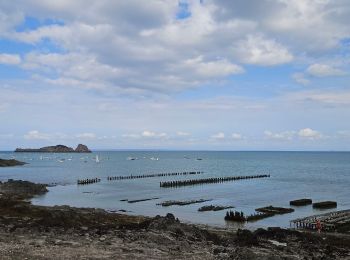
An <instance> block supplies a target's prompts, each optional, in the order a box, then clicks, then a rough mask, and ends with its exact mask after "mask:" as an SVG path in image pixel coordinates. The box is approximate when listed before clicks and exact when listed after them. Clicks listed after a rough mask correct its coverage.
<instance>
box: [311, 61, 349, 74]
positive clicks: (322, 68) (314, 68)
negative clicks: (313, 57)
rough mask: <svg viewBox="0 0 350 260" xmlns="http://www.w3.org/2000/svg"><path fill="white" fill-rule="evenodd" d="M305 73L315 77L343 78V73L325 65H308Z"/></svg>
mask: <svg viewBox="0 0 350 260" xmlns="http://www.w3.org/2000/svg"><path fill="white" fill-rule="evenodd" d="M306 72H307V73H308V74H310V75H312V76H315V77H330V76H343V75H345V72H344V71H342V70H340V69H337V68H334V67H332V66H330V65H327V64H320V63H315V64H312V65H310V66H309V67H308V68H307V70H306Z"/></svg>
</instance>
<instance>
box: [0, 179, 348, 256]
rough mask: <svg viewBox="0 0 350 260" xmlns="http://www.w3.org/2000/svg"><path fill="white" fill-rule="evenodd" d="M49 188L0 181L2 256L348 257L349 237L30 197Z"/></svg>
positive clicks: (0, 250)
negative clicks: (49, 203)
mask: <svg viewBox="0 0 350 260" xmlns="http://www.w3.org/2000/svg"><path fill="white" fill-rule="evenodd" d="M45 192H47V189H46V185H43V184H33V183H30V182H23V181H9V182H5V183H0V256H1V259H350V236H349V235H347V234H315V233H306V232H299V231H294V230H286V229H281V228H269V229H267V230H265V229H258V230H256V231H254V232H251V231H248V230H238V231H237V232H236V231H227V230H224V229H215V228H203V227H198V226H195V225H189V224H184V223H181V222H180V221H179V220H177V219H176V218H175V217H174V216H173V215H172V214H168V215H167V216H165V217H160V216H157V217H154V218H148V217H142V216H128V215H124V214H117V213H108V212H106V211H104V210H102V209H91V208H90V209H89V208H74V207H69V206H55V207H44V206H35V205H32V204H30V202H28V199H30V198H31V197H33V196H37V195H41V194H44V193H45Z"/></svg>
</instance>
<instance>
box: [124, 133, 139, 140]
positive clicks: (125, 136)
mask: <svg viewBox="0 0 350 260" xmlns="http://www.w3.org/2000/svg"><path fill="white" fill-rule="evenodd" d="M122 137H123V138H132V139H137V138H140V137H141V136H140V135H139V134H123V135H122Z"/></svg>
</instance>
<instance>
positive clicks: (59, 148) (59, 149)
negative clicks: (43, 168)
mask: <svg viewBox="0 0 350 260" xmlns="http://www.w3.org/2000/svg"><path fill="white" fill-rule="evenodd" d="M15 152H17V153H91V150H89V148H88V147H87V146H86V145H84V144H79V145H78V146H77V148H75V149H73V148H71V147H68V146H65V145H61V144H59V145H55V146H45V147H41V148H38V149H35V148H34V149H33V148H17V149H16V150H15Z"/></svg>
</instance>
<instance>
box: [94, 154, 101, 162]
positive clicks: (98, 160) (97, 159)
mask: <svg viewBox="0 0 350 260" xmlns="http://www.w3.org/2000/svg"><path fill="white" fill-rule="evenodd" d="M95 161H96V162H97V163H99V162H100V159H99V158H98V155H97V154H96V158H95Z"/></svg>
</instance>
